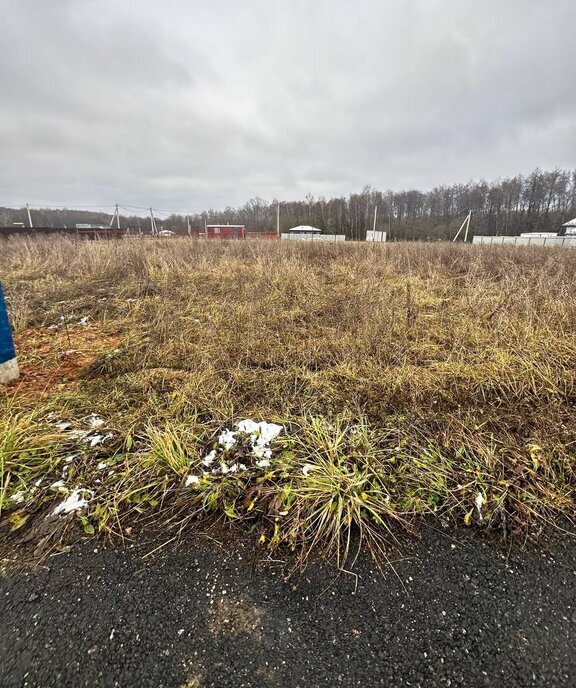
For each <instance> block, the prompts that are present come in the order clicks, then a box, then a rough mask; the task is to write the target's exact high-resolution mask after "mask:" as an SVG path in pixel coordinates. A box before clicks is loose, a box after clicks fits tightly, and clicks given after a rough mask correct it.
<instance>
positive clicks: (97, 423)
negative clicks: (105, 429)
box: [89, 413, 104, 430]
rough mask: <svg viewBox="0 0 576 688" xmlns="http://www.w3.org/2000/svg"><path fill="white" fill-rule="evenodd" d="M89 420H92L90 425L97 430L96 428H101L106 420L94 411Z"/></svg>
mask: <svg viewBox="0 0 576 688" xmlns="http://www.w3.org/2000/svg"><path fill="white" fill-rule="evenodd" d="M89 420H90V427H91V428H93V429H94V430H96V428H99V427H101V426H102V425H104V421H103V420H102V418H100V417H99V416H97V415H96V414H95V413H93V414H92V415H91V416H90V419H89Z"/></svg>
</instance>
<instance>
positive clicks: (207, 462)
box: [202, 449, 216, 466]
mask: <svg viewBox="0 0 576 688" xmlns="http://www.w3.org/2000/svg"><path fill="white" fill-rule="evenodd" d="M215 459H216V450H215V449H213V450H212V451H211V452H210V453H209V454H208V455H207V456H205V457H204V458H203V459H202V463H203V464H204V465H205V466H210V465H211V464H213V463H214V460H215Z"/></svg>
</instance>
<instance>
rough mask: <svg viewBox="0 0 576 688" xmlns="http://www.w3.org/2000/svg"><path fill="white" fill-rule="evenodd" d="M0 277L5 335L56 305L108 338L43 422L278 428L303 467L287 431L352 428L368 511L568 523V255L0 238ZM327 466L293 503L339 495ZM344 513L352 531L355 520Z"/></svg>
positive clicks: (575, 302)
mask: <svg viewBox="0 0 576 688" xmlns="http://www.w3.org/2000/svg"><path fill="white" fill-rule="evenodd" d="M0 275H1V277H2V280H3V282H4V285H5V288H6V290H7V294H8V298H9V303H10V307H11V312H12V317H13V320H14V323H15V326H16V329H17V330H19V331H20V332H22V333H26V332H28V331H33V330H37V328H41V327H45V326H49V325H53V324H55V323H58V321H59V318H60V317H61V313H62V311H63V309H64V310H65V312H66V314H67V316H70V317H71V318H76V317H77V318H80V317H84V316H89V317H90V318H91V319H92V322H93V323H94V324H97V325H98V327H100V328H101V329H102V332H103V333H109V332H111V331H114V332H115V333H117V334H118V336H119V341H118V343H117V345H116V346H115V347H114V349H113V350H110V351H107V352H103V353H102V354H101V355H100V356H99V358H98V360H97V361H95V362H94V363H92V364H91V365H90V366H88V367H87V368H86V370H84V371H83V373H82V377H83V382H82V384H81V385H80V386H79V387H78V388H76V389H75V390H74V392H73V393H70V394H67V392H66V391H65V390H59V392H58V393H57V394H47V396H46V397H45V398H44V400H43V403H46V404H48V405H49V406H50V408H52V409H54V408H56V409H57V413H65V414H67V415H69V416H70V415H74V414H76V415H81V414H86V413H89V412H96V413H99V414H101V415H105V416H106V418H107V421H108V423H109V424H110V426H111V427H114V428H115V429H116V430H117V432H118V433H119V435H126V434H128V433H130V434H131V436H132V435H134V436H135V437H137V436H139V433H141V432H143V428H145V427H147V426H149V425H150V424H152V425H153V426H155V427H157V428H162V427H163V426H164V425H165V424H172V425H171V427H172V426H173V425H174V424H176V426H179V427H180V426H182V425H184V426H185V425H186V423H187V419H189V418H192V417H194V419H195V421H194V422H195V423H197V422H200V423H203V424H204V425H205V426H206V427H211V428H213V429H216V428H218V427H219V426H221V425H224V424H226V423H230V422H231V421H232V420H233V419H235V418H248V417H253V418H258V419H266V420H278V421H280V422H282V424H284V425H285V426H286V427H287V428H288V427H291V428H294V437H297V438H301V437H302V436H306V437H307V438H308V439H307V440H306V441H307V442H308V447H309V453H310V456H314V455H315V451H316V449H317V446H316V447H315V445H318V446H323V443H325V441H326V438H324V439H322V437H321V436H319V435H318V434H316V435H314V433H312V434H310V433H309V432H308V434H306V432H305V431H304V430H302V428H310V427H318V426H317V425H314V423H317V422H321V423H327V424H328V425H329V426H330V425H331V426H333V427H336V426H339V424H342V423H343V424H344V426H345V427H346V428H348V430H347V431H350V430H351V429H354V428H356V427H357V424H358V423H361V424H367V427H368V428H369V431H367V432H368V435H369V437H370V438H371V439H370V442H369V446H370V447H371V449H370V450H369V451H368V449H367V450H366V456H371V457H372V458H371V459H370V461H369V465H367V464H365V462H364V463H362V462H363V461H364V459H362V458H361V457H360V458H358V457H357V462H356V465H357V467H358V471H360V473H361V475H362V476H374V475H380V476H384V477H383V478H382V479H384V478H385V481H387V482H386V484H387V487H386V490H387V492H386V490H384V488H383V487H382V485H380V486H379V487H378V495H377V496H374V495H372V497H373V498H374V503H377V504H379V505H380V507H379V508H380V509H381V511H382V513H383V514H384V515H387V516H390V517H394V516H397V517H398V518H401V519H402V520H404V521H406V520H409V519H410V517H411V515H414V514H416V513H430V512H431V513H438V514H440V513H442V514H444V515H446V517H447V516H449V515H453V516H454V517H455V518H456V519H458V520H465V521H466V522H468V523H469V522H471V521H472V520H476V521H482V522H483V523H486V522H489V523H492V524H495V525H496V524H497V525H499V526H502V525H504V526H505V527H507V528H508V527H510V526H511V525H514V524H526V523H530V522H536V521H537V522H541V521H542V519H549V520H551V519H554V518H555V517H556V516H557V515H559V514H562V515H564V516H568V517H570V516H571V515H572V514H573V507H574V487H573V485H574V475H575V460H574V453H573V446H574V445H573V443H574V440H575V438H576V434H575V430H576V423H575V421H574V401H575V398H576V395H575V382H576V336H575V332H576V299H575V298H574V294H575V293H576V277H575V275H576V253H574V252H572V251H570V250H565V249H541V248H535V247H528V248H513V247H511V248H508V247H482V246H478V247H475V246H470V245H452V244H410V243H404V244H387V245H372V244H361V243H347V244H334V245H331V244H307V243H304V242H286V243H280V242H278V243H277V242H266V243H265V242H256V241H246V242H215V241H214V242H199V241H191V240H186V239H166V240H157V241H153V240H125V241H118V242H77V241H75V240H73V239H70V238H57V239H35V240H30V239H22V238H18V239H13V240H9V241H3V242H2V243H0ZM25 355H26V352H24V356H25ZM12 403H13V401H12ZM22 403H24V402H22ZM318 419H320V421H318ZM311 424H312V426H311ZM298 429H299V430H298ZM294 442H296V445H297V446H298V447H299V450H298V451H299V452H300V453H299V456H300V459H301V461H305V458H304V457H303V454H302V443H301V440H300V439H298V440H296V439H295V440H294ZM339 446H340V448H341V449H342V452H343V454H342V456H340V458H339V461H340V460H342V461H344V462H345V461H346V456H345V454H346V452H347V451H349V448H347V447H348V445H347V444H346V443H345V442H344V443H343V444H341V445H339ZM290 452H291V453H293V449H290ZM322 457H323V458H322ZM322 457H321V458H318V457H316V459H317V462H318V463H319V464H322V462H323V461H324V463H325V461H326V456H325V455H324V454H323V455H322ZM300 459H299V460H300ZM322 465H324V464H322ZM342 465H345V464H342ZM326 466H327V467H325V468H326V470H325V471H324V482H323V483H322V484H323V487H318V486H316V487H318V489H316V487H314V486H312V487H311V488H310V490H308V489H305V488H303V487H302V486H301V487H299V488H298V490H299V492H298V494H299V495H304V494H306V495H307V496H308V497H309V495H310V494H313V495H315V498H319V494H321V493H322V491H323V490H324V492H325V491H326V489H328V487H327V486H331V487H330V488H329V489H330V490H332V489H335V490H336V492H338V491H339V490H344V487H343V484H341V483H339V482H338V476H341V474H342V471H341V470H340V469H341V468H342V466H341V465H340V464H338V462H336V483H334V482H333V479H334V477H335V476H334V475H333V473H332V472H331V470H332V468H333V467H334V461H333V459H329V460H328V464H326ZM339 471H340V472H339ZM374 471H375V473H374ZM344 474H345V471H344ZM148 477H149V476H148ZM356 477H358V475H357V476H356ZM362 480H364V478H363V477H362ZM366 480H368V482H369V483H370V485H375V483H376V482H378V481H377V480H376V479H375V478H374V477H370V478H366ZM335 484H336V487H334V485H335ZM391 486H393V489H392V487H391ZM349 487H350V485H348V484H347V488H346V489H348V488H349ZM243 489H244V488H239V491H238V494H237V495H236V497H235V498H234V500H233V501H234V503H235V504H236V503H237V501H238V500H240V499H241V497H242V490H243ZM282 489H284V487H283V488H282ZM374 489H376V488H374ZM383 490H384V491H383ZM344 492H345V493H346V494H348V493H347V492H346V490H344ZM385 492H386V494H387V495H388V502H386V501H382V500H383V499H384V497H385V496H386V495H385ZM330 494H331V495H332V496H331V497H330V499H333V497H334V495H333V494H332V493H330ZM354 494H355V493H354ZM367 494H368V493H367ZM478 494H481V495H482V504H483V507H482V510H478V509H475V506H474V504H475V501H474V500H475V499H477V497H478ZM372 497H371V498H372ZM270 499H272V497H271V498H270ZM354 499H356V498H354ZM390 500H391V501H390ZM320 501H321V499H320ZM353 501H354V500H353V499H352V498H351V497H350V499H349V500H348V502H347V504H348V507H350V510H349V511H348V512H346V513H350V514H351V516H350V518H351V519H352V520H353V521H354V522H356V523H357V522H358V521H359V520H361V515H362V514H364V515H366V513H367V509H366V506H364V507H363V506H362V504H361V503H360V502H357V503H356V502H354V505H353V508H352V507H351V505H352V502H353ZM301 502H302V503H301V506H302V509H304V497H302V499H301ZM306 503H309V502H306ZM330 503H331V502H330ZM315 504H316V502H315ZM384 504H388V506H387V507H386V508H384V506H382V505H384ZM390 504H393V507H394V508H392V507H391V506H390ZM330 508H331V507H330ZM264 512H266V509H264ZM384 512H386V513H384ZM310 518H312V517H310ZM367 518H369V519H370V518H372V517H371V516H367ZM378 518H380V516H379V517H378ZM312 522H313V518H312ZM308 523H310V519H308ZM341 525H342V527H345V524H341ZM288 530H290V532H291V533H292V534H294V533H296V532H297V533H298V536H297V537H296V536H294V537H296V539H298V537H302V538H304V539H305V537H312V538H313V536H312V535H311V533H309V532H308V531H306V529H304V530H303V531H301V530H298V528H295V527H294V525H293V523H292V524H291V526H290V528H289V529H288ZM340 532H341V529H340V526H339V527H338V529H337V533H338V537H339V534H340ZM328 540H330V538H328Z"/></svg>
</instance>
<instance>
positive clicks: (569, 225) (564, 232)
mask: <svg viewBox="0 0 576 688" xmlns="http://www.w3.org/2000/svg"><path fill="white" fill-rule="evenodd" d="M575 234H576V217H575V218H574V219H573V220H568V222H565V223H564V224H563V225H562V228H561V229H560V231H559V232H558V236H574V235H575Z"/></svg>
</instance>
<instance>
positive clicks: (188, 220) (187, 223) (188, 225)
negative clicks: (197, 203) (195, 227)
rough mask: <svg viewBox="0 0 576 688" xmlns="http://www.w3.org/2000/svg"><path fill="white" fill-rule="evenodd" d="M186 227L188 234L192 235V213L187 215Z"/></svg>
mask: <svg viewBox="0 0 576 688" xmlns="http://www.w3.org/2000/svg"><path fill="white" fill-rule="evenodd" d="M186 228H187V230H188V236H190V215H186Z"/></svg>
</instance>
